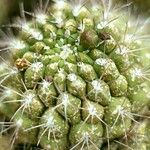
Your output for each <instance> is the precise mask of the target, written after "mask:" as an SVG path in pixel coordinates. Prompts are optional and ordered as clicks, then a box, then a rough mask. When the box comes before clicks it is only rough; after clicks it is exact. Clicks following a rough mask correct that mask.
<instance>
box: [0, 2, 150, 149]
mask: <svg viewBox="0 0 150 150" xmlns="http://www.w3.org/2000/svg"><path fill="white" fill-rule="evenodd" d="M109 6H110V2H109ZM109 6H108V7H107V6H106V3H103V5H102V4H101V3H97V2H96V1H91V2H86V1H84V0H81V1H76V0H75V1H72V2H66V1H63V0H58V1H56V2H54V3H52V5H51V6H47V4H45V5H43V6H42V7H40V9H39V10H38V11H36V12H35V14H30V13H29V14H30V15H33V17H34V21H25V18H22V19H20V21H19V23H18V24H17V27H19V28H20V31H19V33H18V35H17V36H16V37H15V38H14V39H10V40H9V41H8V43H7V41H6V43H7V44H8V48H7V47H6V49H8V50H9V58H8V59H7V60H4V58H2V57H1V58H2V60H3V62H2V63H1V64H0V87H1V88H0V90H1V91H0V95H1V98H0V113H1V114H2V116H4V117H5V120H4V122H3V124H2V123H0V125H1V126H2V127H3V128H2V137H3V134H4V136H5V135H9V134H13V140H11V145H12V146H11V148H13V147H14V148H17V146H18V145H20V144H30V145H31V147H32V146H33V145H34V146H35V147H36V148H37V149H38V147H39V148H42V149H46V150H98V149H102V150H120V149H123V150H129V149H131V150H137V149H139V150H149V149H150V144H149V143H148V139H149V140H150V137H149V134H147V133H149V132H150V121H149V119H148V118H149V117H148V115H149V107H150V93H149V91H150V83H149V81H150V78H149V72H150V69H149V67H150V63H149V61H148V59H149V58H150V57H148V56H150V52H148V48H147V47H148V46H149V44H145V42H144V41H143V39H142V36H143V37H144V35H142V33H140V34H139V35H136V31H135V30H134V29H133V28H137V29H138V27H135V26H134V27H132V24H130V25H129V23H130V20H129V19H133V18H129V17H128V13H127V12H125V11H120V9H119V8H118V9H117V8H115V7H114V9H112V8H109ZM116 12H117V13H116ZM122 16H124V17H122ZM131 23H132V22H131ZM135 24H136V23H135ZM140 25H141V24H140ZM139 28H140V27H139ZM140 29H142V30H143V31H144V27H142V28H140ZM143 31H142V32H143ZM137 32H138V31H137ZM138 36H139V38H138ZM139 39H140V40H139ZM145 45H146V46H147V47H146V48H145ZM141 50H142V51H141ZM139 56H140V57H139ZM7 121H8V122H7ZM142 135H143V136H144V138H143V136H142ZM146 138H147V139H146Z"/></svg>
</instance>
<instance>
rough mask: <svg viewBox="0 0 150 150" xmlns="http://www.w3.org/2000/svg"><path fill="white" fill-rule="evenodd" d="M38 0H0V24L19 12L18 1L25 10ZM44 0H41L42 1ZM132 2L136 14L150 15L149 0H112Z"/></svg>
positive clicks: (29, 8) (115, 0) (30, 8)
mask: <svg viewBox="0 0 150 150" xmlns="http://www.w3.org/2000/svg"><path fill="white" fill-rule="evenodd" d="M38 1H39V0H0V9H1V12H0V24H5V23H7V22H10V20H11V19H12V18H13V16H17V15H18V14H19V3H20V2H23V3H24V7H25V10H26V11H30V10H32V9H33V6H34V4H35V3H37V2H38ZM44 1H45V0H43V2H44ZM121 1H122V2H123V3H127V2H130V1H131V2H133V6H134V8H135V9H136V12H137V13H138V14H142V15H143V14H144V15H145V16H150V0H130V1H129V0H114V2H115V3H118V2H121Z"/></svg>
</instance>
